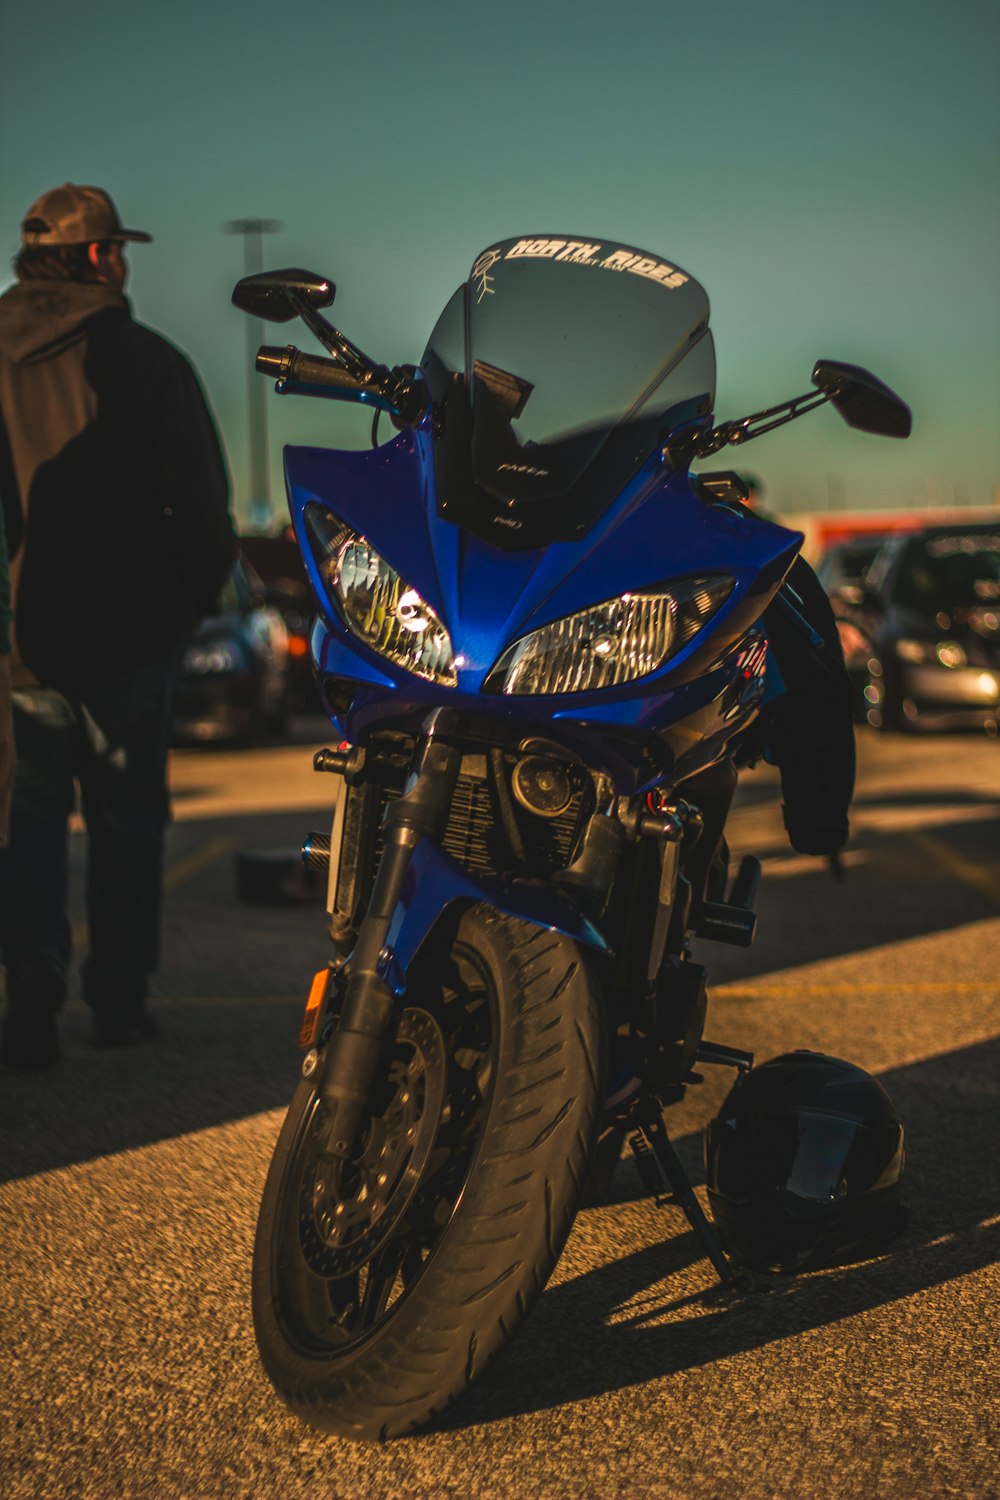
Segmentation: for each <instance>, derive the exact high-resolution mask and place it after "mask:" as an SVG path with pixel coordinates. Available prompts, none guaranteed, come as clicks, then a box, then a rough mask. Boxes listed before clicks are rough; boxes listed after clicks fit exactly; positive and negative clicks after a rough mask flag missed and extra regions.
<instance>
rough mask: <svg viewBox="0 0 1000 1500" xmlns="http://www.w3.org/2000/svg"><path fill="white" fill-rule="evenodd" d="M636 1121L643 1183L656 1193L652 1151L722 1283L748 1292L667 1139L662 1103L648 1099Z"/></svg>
mask: <svg viewBox="0 0 1000 1500" xmlns="http://www.w3.org/2000/svg"><path fill="white" fill-rule="evenodd" d="M634 1119H635V1122H636V1124H637V1125H638V1127H639V1129H638V1131H637V1132H636V1134H635V1135H634V1136H633V1137H632V1139H631V1141H630V1143H629V1144H630V1145H631V1147H632V1152H633V1154H634V1156H635V1159H636V1165H637V1166H638V1168H639V1173H640V1176H641V1177H642V1180H643V1183H644V1184H645V1186H646V1187H647V1188H648V1189H649V1190H650V1191H651V1192H654V1193H655V1192H656V1185H655V1182H654V1180H653V1178H654V1174H655V1171H656V1168H655V1166H654V1163H653V1162H652V1161H651V1160H650V1147H652V1153H653V1155H655V1158H656V1162H657V1163H658V1164H659V1166H660V1167H661V1168H662V1171H663V1174H664V1176H665V1177H666V1179H667V1181H668V1182H669V1184H670V1189H671V1192H672V1193H673V1196H674V1201H675V1202H676V1203H678V1204H679V1205H680V1207H681V1208H682V1209H683V1210H684V1212H685V1214H686V1215H687V1220H688V1223H689V1224H690V1225H691V1228H692V1229H693V1230H694V1232H695V1234H696V1235H697V1236H698V1239H699V1241H700V1243H701V1248H702V1250H703V1251H704V1253H705V1254H706V1255H707V1256H708V1258H709V1260H710V1261H711V1262H712V1265H713V1266H714V1268H715V1271H716V1274H717V1275H718V1277H719V1280H720V1281H721V1282H722V1284H723V1285H724V1286H725V1287H727V1288H729V1289H730V1290H731V1291H743V1290H745V1289H746V1287H747V1285H748V1278H747V1277H745V1276H742V1275H741V1274H740V1273H739V1272H738V1271H735V1270H734V1269H733V1267H732V1266H731V1265H730V1264H729V1262H728V1260H727V1259H726V1256H725V1253H724V1251H723V1249H722V1246H721V1245H720V1244H719V1238H718V1235H717V1234H716V1232H715V1230H714V1229H713V1227H712V1225H711V1224H710V1222H709V1220H708V1219H707V1218H706V1217H705V1213H704V1210H703V1209H702V1206H701V1204H700V1203H699V1202H698V1199H697V1197H696V1196H695V1191H694V1188H693V1187H692V1186H691V1182H690V1179H689V1178H688V1175H687V1173H686V1172H685V1170H684V1167H683V1165H682V1163H681V1159H680V1157H679V1156H678V1155H677V1152H676V1151H675V1150H674V1147H673V1142H672V1141H671V1139H670V1137H669V1136H668V1135H667V1128H666V1126H665V1125H664V1123H663V1113H662V1111H661V1108H660V1104H659V1101H658V1100H657V1099H655V1098H653V1097H650V1096H647V1097H646V1098H645V1099H644V1100H643V1101H642V1103H641V1104H640V1106H639V1108H638V1110H637V1111H636V1113H635V1115H634ZM647 1143H648V1144H647ZM661 1186H662V1184H661Z"/></svg>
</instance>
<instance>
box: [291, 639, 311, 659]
mask: <svg viewBox="0 0 1000 1500" xmlns="http://www.w3.org/2000/svg"><path fill="white" fill-rule="evenodd" d="M308 652H309V642H308V641H307V640H306V638H305V636H304V635H290V636H289V637H288V654H289V656H306V655H308Z"/></svg>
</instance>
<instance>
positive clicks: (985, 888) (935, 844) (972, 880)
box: [910, 833, 1000, 907]
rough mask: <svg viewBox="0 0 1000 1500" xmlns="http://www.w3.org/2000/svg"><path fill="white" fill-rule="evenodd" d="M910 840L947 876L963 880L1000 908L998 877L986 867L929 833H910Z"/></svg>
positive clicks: (999, 876)
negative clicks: (945, 872)
mask: <svg viewBox="0 0 1000 1500" xmlns="http://www.w3.org/2000/svg"><path fill="white" fill-rule="evenodd" d="M910 838H911V839H912V841H913V842H914V843H915V844H916V846H917V848H918V849H922V850H923V851H924V853H925V854H929V855H930V857H931V859H933V860H934V861H935V862H936V863H937V864H939V865H941V866H942V867H943V868H944V869H945V870H947V871H948V873H949V875H955V876H957V878H958V879H959V880H963V881H964V882H965V884H966V885H971V886H972V888H973V889H974V890H977V891H979V892H980V894H981V895H983V896H985V897H986V899H987V900H988V901H992V903H993V905H994V906H997V907H1000V875H998V874H997V872H996V871H995V870H991V869H990V868H989V867H988V866H987V865H981V864H977V863H976V861H975V860H972V859H967V858H966V857H965V855H964V854H959V852H958V850H957V849H953V848H952V847H951V845H950V844H946V843H945V841H944V839H939V838H935V837H934V835H933V834H930V833H911V834H910Z"/></svg>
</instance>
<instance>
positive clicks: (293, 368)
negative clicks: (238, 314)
mask: <svg viewBox="0 0 1000 1500" xmlns="http://www.w3.org/2000/svg"><path fill="white" fill-rule="evenodd" d="M254 363H255V365H256V368H257V369H258V370H259V371H260V373H261V374H262V375H271V376H273V377H274V379H275V380H277V382H278V390H279V392H283V393H285V394H292V395H303V396H325V395H329V396H333V397H334V398H336V397H337V396H340V397H341V399H347V400H350V399H351V397H352V396H353V397H354V399H355V400H358V401H361V402H364V403H365V404H366V405H371V406H377V407H380V408H381V409H382V410H383V411H387V412H388V413H389V415H390V416H391V418H392V422H393V425H394V426H395V427H403V426H405V425H406V424H407V423H408V422H417V421H419V419H420V418H421V417H422V416H423V413H424V409H425V408H424V402H425V396H424V389H423V382H422V381H420V380H417V379H414V375H415V373H416V372H415V371H412V370H410V369H409V368H408V367H405V368H403V369H398V370H387V369H386V368H385V366H384V365H374V364H373V365H369V366H368V367H367V369H366V371H365V373H364V374H362V375H356V374H352V373H351V372H350V370H345V368H344V366H343V365H342V364H340V363H339V362H338V361H337V360H335V359H324V358H323V357H322V356H321V355H318V354H303V353H302V350H301V349H296V348H295V346H294V345H293V344H289V345H288V346H287V348H278V347H277V346H276V345H273V344H262V345H261V347H260V348H259V349H258V350H257V358H256V360H255V361H254Z"/></svg>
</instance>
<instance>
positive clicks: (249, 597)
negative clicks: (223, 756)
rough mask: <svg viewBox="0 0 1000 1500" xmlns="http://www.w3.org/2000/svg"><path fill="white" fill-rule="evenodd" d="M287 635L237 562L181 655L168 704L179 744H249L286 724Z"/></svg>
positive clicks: (253, 577) (253, 578)
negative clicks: (171, 703) (216, 603)
mask: <svg viewBox="0 0 1000 1500" xmlns="http://www.w3.org/2000/svg"><path fill="white" fill-rule="evenodd" d="M288 663H289V656H288V630H287V628H286V626H285V622H284V620H283V619H282V617H281V614H280V613H279V611H278V610H276V609H274V608H273V607H272V606H271V605H269V604H268V603H267V601H266V599H265V596H264V586H263V584H262V583H261V580H260V578H259V577H258V575H257V573H256V572H255V570H254V569H253V568H252V567H251V565H250V564H249V563H248V562H247V561H246V559H245V558H243V557H241V558H239V560H238V561H237V563H236V565H235V567H234V568H233V571H232V573H231V574H230V577H229V581H228V582H227V584H226V585H225V587H224V589H223V591H222V595H221V597H220V599H219V606H218V609H217V611H216V613H215V614H213V615H210V616H208V617H207V618H206V619H204V620H202V622H201V624H200V625H199V626H198V629H197V631H196V633H195V635H194V636H193V638H192V639H191V641H190V642H189V644H188V646H187V649H186V650H185V652H184V657H183V660H182V663H181V669H180V674H179V677H178V681H177V691H176V695H175V699H174V736H175V738H176V739H180V740H237V741H239V740H242V741H246V740H254V739H259V738H261V737H262V736H264V735H268V734H278V733H280V732H281V731H282V730H283V729H284V728H285V725H286V723H287V720H288V710H289V703H288Z"/></svg>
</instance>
